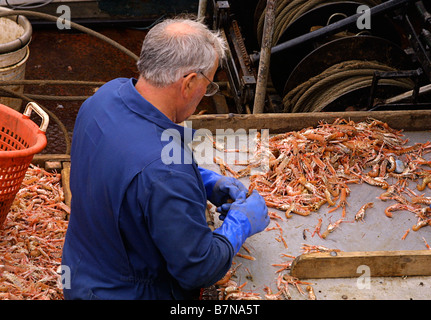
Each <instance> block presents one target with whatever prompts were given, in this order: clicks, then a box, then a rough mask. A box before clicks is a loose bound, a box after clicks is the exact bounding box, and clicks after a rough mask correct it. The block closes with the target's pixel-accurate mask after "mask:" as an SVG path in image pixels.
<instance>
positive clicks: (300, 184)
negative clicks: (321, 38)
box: [219, 119, 431, 236]
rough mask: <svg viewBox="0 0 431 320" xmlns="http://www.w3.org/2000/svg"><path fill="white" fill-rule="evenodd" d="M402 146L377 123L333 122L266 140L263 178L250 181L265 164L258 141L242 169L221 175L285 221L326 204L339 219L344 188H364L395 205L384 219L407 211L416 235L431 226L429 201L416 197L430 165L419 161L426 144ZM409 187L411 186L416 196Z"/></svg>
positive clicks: (430, 180)
mask: <svg viewBox="0 0 431 320" xmlns="http://www.w3.org/2000/svg"><path fill="white" fill-rule="evenodd" d="M407 143H408V139H405V138H404V135H403V134H402V131H398V130H394V129H392V128H390V127H389V126H388V125H387V124H386V123H384V122H382V121H379V120H375V119H368V120H367V121H363V122H358V123H355V122H353V121H347V120H345V119H336V120H335V121H334V122H333V123H332V124H328V123H323V122H321V123H320V124H319V125H318V126H317V127H316V128H305V129H303V130H301V131H291V132H287V133H283V134H278V135H274V136H272V137H270V138H269V143H267V145H268V151H269V152H268V151H265V153H266V155H265V156H266V158H269V159H268V160H269V166H268V170H267V171H266V172H264V173H261V174H254V175H250V172H252V171H251V169H252V168H253V167H258V166H260V165H261V163H260V162H259V161H263V160H264V159H265V157H262V155H261V154H259V152H262V150H265V148H262V141H260V137H259V136H258V137H257V144H256V152H255V155H254V157H253V159H252V160H251V161H250V163H249V164H248V165H247V167H246V168H245V169H242V170H239V171H233V170H232V169H231V168H230V167H229V166H228V165H227V164H225V163H224V164H223V166H224V167H225V168H228V169H229V170H227V171H226V170H225V171H222V172H225V174H228V173H227V172H230V173H231V174H232V175H233V176H235V177H237V178H241V177H244V176H250V190H253V189H255V190H257V191H258V192H259V194H260V195H262V196H263V197H264V198H265V202H266V204H267V206H268V207H270V208H275V209H278V210H281V211H284V212H285V215H286V217H287V218H290V217H291V213H293V214H298V215H302V216H307V215H309V214H310V213H311V212H313V211H318V210H319V209H320V207H321V206H323V205H324V204H327V205H328V207H330V209H329V211H328V212H329V213H331V212H333V211H335V210H337V209H339V208H341V210H342V218H341V219H344V218H345V217H346V210H347V209H346V207H347V204H348V203H347V198H348V197H349V195H350V188H349V185H351V184H360V183H366V184H369V185H372V186H376V187H379V188H381V189H382V194H381V196H380V197H379V199H380V200H382V201H386V200H395V201H396V203H395V204H393V205H390V206H388V207H387V208H386V210H385V214H386V216H388V217H392V212H393V211H396V210H407V211H411V212H413V213H414V214H415V215H416V216H417V218H418V222H417V224H416V225H415V226H414V227H413V230H418V229H419V228H421V227H423V226H426V225H428V224H430V223H431V220H430V219H431V216H430V214H431V212H430V210H429V205H430V204H431V198H430V197H425V196H424V194H418V193H417V191H419V192H422V191H424V190H425V188H427V187H428V188H431V170H429V168H430V167H431V161H428V160H425V159H424V155H425V154H427V153H429V152H431V142H429V141H427V142H426V143H416V144H414V145H412V146H407ZM256 159H257V160H256ZM219 163H220V162H219ZM425 167H428V169H426V168H425ZM391 178H392V179H391ZM410 182H415V183H416V189H417V190H416V191H415V190H414V188H413V189H412V188H411V187H410V186H409V183H410ZM371 207H373V203H372V202H369V203H365V204H364V205H363V207H362V208H361V209H360V210H359V211H358V212H357V213H356V214H355V220H363V219H364V217H365V211H366V209H368V208H371ZM340 222H341V221H340ZM340 222H338V223H337V225H338V224H339V223H340ZM337 225H336V226H337ZM329 232H330V231H328V232H327V233H329ZM327 233H326V234H325V236H326V235H327Z"/></svg>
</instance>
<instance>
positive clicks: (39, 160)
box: [32, 153, 70, 168]
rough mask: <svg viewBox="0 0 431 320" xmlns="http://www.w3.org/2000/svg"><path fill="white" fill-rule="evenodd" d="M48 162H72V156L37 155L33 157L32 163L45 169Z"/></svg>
mask: <svg viewBox="0 0 431 320" xmlns="http://www.w3.org/2000/svg"><path fill="white" fill-rule="evenodd" d="M47 161H59V162H63V161H70V155H68V154H49V153H44V154H35V155H34V157H33V161H32V163H33V164H35V165H38V166H39V167H41V168H44V167H45V163H46V162H47Z"/></svg>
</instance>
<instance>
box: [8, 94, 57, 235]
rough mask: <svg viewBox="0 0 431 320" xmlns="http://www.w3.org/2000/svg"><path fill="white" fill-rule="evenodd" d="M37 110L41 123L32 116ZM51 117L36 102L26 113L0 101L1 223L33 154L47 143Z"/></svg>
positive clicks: (26, 109) (28, 106) (30, 104)
mask: <svg viewBox="0 0 431 320" xmlns="http://www.w3.org/2000/svg"><path fill="white" fill-rule="evenodd" d="M32 110H33V111H35V112H36V113H37V114H38V115H39V116H40V117H41V118H42V123H41V125H40V127H39V126H38V125H37V124H35V123H34V122H33V121H32V120H30V115H31V112H32ZM48 123H49V117H48V115H47V114H46V113H45V111H43V110H42V109H41V108H40V107H39V106H38V105H37V104H36V103H34V102H30V103H29V104H27V106H26V108H25V111H24V113H23V114H21V113H19V112H17V111H15V110H13V109H12V108H9V107H7V106H5V105H2V104H0V227H2V226H3V224H4V221H5V220H6V217H7V214H8V212H9V210H10V207H11V205H12V203H13V200H14V199H15V196H16V194H17V192H18V191H19V189H20V187H21V183H22V181H23V179H24V176H25V173H26V172H27V169H28V167H29V166H30V163H31V161H32V160H33V156H34V155H35V154H36V153H38V152H40V151H42V150H43V149H44V148H45V147H46V144H47V140H46V136H45V132H46V129H47V127H48Z"/></svg>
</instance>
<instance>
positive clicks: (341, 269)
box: [290, 250, 431, 279]
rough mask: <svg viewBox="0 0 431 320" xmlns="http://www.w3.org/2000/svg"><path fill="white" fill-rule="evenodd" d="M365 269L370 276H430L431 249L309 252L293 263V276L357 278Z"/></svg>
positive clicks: (301, 277)
mask: <svg viewBox="0 0 431 320" xmlns="http://www.w3.org/2000/svg"><path fill="white" fill-rule="evenodd" d="M359 267H362V268H359ZM358 268H359V269H358ZM364 268H365V269H366V268H369V269H367V270H369V275H370V276H371V277H398V276H431V250H415V251H371V252H334V251H333V252H324V253H323V252H322V253H309V254H304V255H301V256H298V257H297V258H296V259H295V260H294V261H293V263H292V267H291V271H290V274H291V275H292V276H294V277H297V278H299V279H316V278H356V277H359V276H361V275H362V274H364V270H365V269H364Z"/></svg>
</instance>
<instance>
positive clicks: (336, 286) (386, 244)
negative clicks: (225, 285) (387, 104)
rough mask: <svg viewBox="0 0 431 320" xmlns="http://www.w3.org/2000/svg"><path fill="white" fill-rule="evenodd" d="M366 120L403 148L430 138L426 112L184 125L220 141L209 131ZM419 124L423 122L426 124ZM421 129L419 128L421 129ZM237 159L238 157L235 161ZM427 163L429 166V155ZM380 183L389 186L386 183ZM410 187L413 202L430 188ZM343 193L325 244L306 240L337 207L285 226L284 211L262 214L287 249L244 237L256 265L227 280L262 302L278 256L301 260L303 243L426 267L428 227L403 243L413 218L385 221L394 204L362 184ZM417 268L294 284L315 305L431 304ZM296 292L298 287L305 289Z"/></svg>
mask: <svg viewBox="0 0 431 320" xmlns="http://www.w3.org/2000/svg"><path fill="white" fill-rule="evenodd" d="M265 116H266V117H265ZM202 117H203V118H202ZM237 117H239V119H238V118H237ZM367 117H372V118H374V119H379V120H382V121H384V122H386V123H388V124H389V125H390V126H391V127H392V128H394V129H403V130H404V131H405V132H404V135H405V138H408V139H409V142H408V144H407V145H412V144H414V143H424V142H426V141H431V132H430V131H429V130H431V127H430V126H431V121H429V120H430V119H431V112H430V111H408V112H406V111H391V112H386V111H382V112H373V113H367V112H357V113H354V114H352V113H318V114H303V115H290V116H289V115H287V114H282V115H279V114H277V115H276V114H270V115H268V114H266V115H245V116H242V115H240V116H236V115H235V116H232V115H224V116H193V117H192V118H191V119H190V120H192V125H193V128H194V129H200V128H202V129H203V128H205V129H207V130H210V131H211V132H214V137H217V138H220V136H219V135H215V133H216V131H215V129H223V130H226V129H228V128H232V129H233V131H234V132H235V131H237V130H238V129H239V128H243V129H245V130H250V129H258V130H260V129H262V128H267V129H269V133H270V134H276V133H281V132H288V131H294V130H301V129H302V128H305V127H309V126H317V124H318V121H320V120H324V121H327V122H328V123H331V122H332V121H333V120H334V119H335V118H344V119H351V120H353V121H355V122H359V121H363V120H366V119H367ZM427 119H428V120H427ZM299 120H301V121H299ZM424 120H425V121H424ZM426 121H428V122H429V123H428V124H425V122H426ZM422 122H423V123H424V124H421V123H422ZM271 123H274V125H275V126H276V127H277V128H276V129H275V130H274V132H273V131H272V129H271ZM283 124H284V125H283ZM401 125H402V126H403V127H402V128H401V127H400V126H401ZM284 127H285V128H284ZM410 130H411V131H410ZM198 132H199V131H198ZM195 140H196V139H195ZM202 141H204V142H203V143H206V141H207V140H203V139H202ZM205 150H208V149H205ZM213 152H214V155H215V156H219V157H221V158H223V155H222V153H220V151H217V150H215V149H214V151H213ZM229 157H234V158H235V155H234V154H230V153H225V154H224V159H229ZM236 157H238V156H237V155H236ZM426 157H427V160H429V158H430V155H427V156H426ZM202 166H203V167H205V168H208V169H211V170H214V171H216V172H220V171H219V166H218V165H217V164H210V163H207V162H206V163H205V164H203V165H202ZM231 167H232V168H233V169H234V170H239V169H242V168H244V167H243V166H234V165H233V166H231ZM390 179H391V178H390ZM240 181H241V182H243V183H244V185H245V186H247V187H248V186H249V184H250V182H249V177H244V178H241V179H240ZM387 181H388V182H391V181H390V180H387ZM416 184H417V182H416V181H415V182H411V183H410V185H409V187H410V188H411V189H413V190H415V191H416V193H417V194H418V195H419V194H424V193H425V196H428V197H430V196H431V190H430V189H429V188H426V189H425V190H424V191H422V192H419V191H417V190H416ZM348 186H349V188H350V191H351V192H350V195H349V196H348V198H347V202H348V205H347V206H346V218H345V221H347V222H343V223H341V224H340V225H339V227H338V228H337V229H335V230H334V231H333V232H332V233H330V234H329V235H328V236H327V238H326V239H321V238H320V237H319V236H318V235H317V234H315V235H314V236H313V237H312V236H311V233H312V232H313V230H314V229H315V226H316V225H317V223H318V220H319V218H321V219H322V227H321V233H323V232H324V231H325V230H326V228H327V226H328V224H329V223H333V222H335V221H337V220H338V219H340V218H341V212H342V209H341V208H339V209H337V210H335V211H334V212H331V213H328V211H329V209H330V208H329V207H328V206H327V204H325V205H323V206H322V207H321V208H320V209H319V210H318V211H316V212H312V213H311V214H310V215H308V216H300V215H296V214H292V217H291V218H290V219H286V217H285V214H284V212H282V211H279V210H276V209H273V208H269V211H274V212H276V213H277V214H278V215H279V216H281V217H282V218H283V220H279V219H277V220H271V222H270V225H269V227H273V226H276V225H275V221H277V222H278V223H279V225H280V226H281V227H282V229H283V236H284V238H285V240H286V243H287V246H288V248H287V249H286V248H285V247H284V245H283V243H282V242H278V241H276V240H275V238H276V237H278V235H279V231H278V230H270V231H263V232H261V233H259V234H256V235H254V236H252V237H250V238H248V239H247V241H246V243H245V246H247V247H248V248H249V249H250V251H251V252H250V253H248V252H246V251H245V250H244V249H241V250H240V253H243V254H247V255H251V256H253V257H254V258H255V259H256V260H254V261H250V260H247V259H244V258H241V257H235V258H234V262H235V263H236V265H238V264H240V263H241V266H240V267H239V268H238V269H237V272H236V278H235V279H234V280H235V281H237V282H238V283H239V284H242V283H244V282H247V284H246V286H245V287H244V288H243V290H244V291H253V292H258V293H261V296H262V297H264V293H265V292H264V290H263V289H264V287H265V286H268V287H270V288H271V289H272V291H273V292H277V286H276V281H277V277H278V273H276V271H277V270H278V269H280V268H282V267H277V266H272V264H280V263H283V262H287V261H292V260H293V259H291V258H287V257H283V256H281V253H284V254H289V255H292V256H296V257H298V256H300V255H301V253H302V250H301V247H302V246H303V244H307V245H322V246H325V247H327V248H330V249H339V250H340V251H341V253H343V252H347V253H348V252H362V253H364V254H366V253H373V252H383V253H384V252H388V254H389V253H393V252H396V251H403V252H404V251H405V252H409V253H419V254H425V258H426V259H427V260H426V262H430V261H431V259H430V257H431V256H430V255H428V254H429V253H431V251H429V250H427V248H426V246H425V243H424V241H423V239H426V240H427V241H428V243H430V244H431V232H430V231H431V229H430V226H426V227H423V228H421V229H419V230H418V231H412V230H411V231H410V232H409V234H408V235H407V237H406V238H405V239H404V240H402V237H403V235H404V234H405V232H406V230H407V229H411V227H412V226H413V225H415V224H416V222H417V217H415V215H414V214H413V213H411V212H407V211H395V212H393V218H388V217H387V216H386V215H385V214H384V210H385V208H386V207H388V206H389V205H391V204H394V203H396V202H395V201H394V200H388V201H385V202H384V201H382V200H380V199H376V197H378V196H380V195H381V194H382V193H383V192H384V190H383V189H381V188H379V187H375V186H370V185H368V184H366V183H361V184H349V185H348ZM367 202H373V203H374V207H373V208H370V209H368V210H367V211H366V214H365V219H364V221H363V222H360V221H359V222H356V221H355V220H354V215H355V214H356V212H357V211H358V210H359V209H360V207H361V206H362V205H363V204H365V203H367ZM214 222H215V225H216V227H217V226H218V225H219V224H220V223H221V221H219V219H218V217H217V214H216V215H215V218H214ZM304 230H309V231H304ZM407 259H410V258H407ZM420 265H421V266H422V265H423V267H424V268H426V269H427V270H424V273H421V272H419V273H416V274H415V275H414V276H408V277H406V276H402V275H400V276H395V277H393V276H390V277H389V276H382V277H380V276H378V277H375V276H373V270H371V275H372V277H371V278H368V280H367V281H368V282H364V279H363V277H362V276H363V275H365V273H364V272H365V271H364V270H363V269H357V276H352V277H340V278H332V277H331V278H325V277H322V278H319V277H315V276H313V277H312V279H311V278H310V279H307V278H306V277H305V278H302V277H301V278H300V280H301V281H307V282H310V283H312V286H313V288H314V292H315V295H316V298H317V299H431V290H430V289H429V288H430V286H431V277H430V276H428V275H429V274H430V271H429V268H431V264H429V263H421V264H420ZM328 267H329V265H328ZM358 267H359V265H358ZM355 269H356V268H355ZM282 273H283V274H285V273H287V274H288V273H289V271H288V270H284V271H282ZM303 287H304V288H305V286H303ZM304 291H305V290H304ZM290 293H291V295H292V299H306V298H307V297H306V296H303V295H301V294H300V293H299V292H298V291H297V290H296V289H294V288H293V287H292V288H291V289H290Z"/></svg>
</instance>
